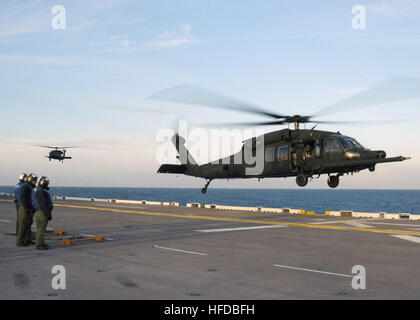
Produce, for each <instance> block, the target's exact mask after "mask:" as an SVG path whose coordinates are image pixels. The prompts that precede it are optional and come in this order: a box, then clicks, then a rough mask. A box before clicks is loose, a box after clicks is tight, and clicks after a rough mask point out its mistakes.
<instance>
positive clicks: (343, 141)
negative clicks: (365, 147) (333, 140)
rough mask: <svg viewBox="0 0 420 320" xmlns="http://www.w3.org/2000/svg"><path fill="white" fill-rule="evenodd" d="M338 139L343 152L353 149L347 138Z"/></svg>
mask: <svg viewBox="0 0 420 320" xmlns="http://www.w3.org/2000/svg"><path fill="white" fill-rule="evenodd" d="M339 139H340V142H341V144H342V146H343V148H344V150H347V149H353V148H354V147H355V145H354V144H353V142H351V141H350V140H349V139H348V138H347V137H339Z"/></svg>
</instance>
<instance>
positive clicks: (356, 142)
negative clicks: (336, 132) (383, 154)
mask: <svg viewBox="0 0 420 320" xmlns="http://www.w3.org/2000/svg"><path fill="white" fill-rule="evenodd" d="M346 138H347V139H348V140H350V141H351V142H352V143H353V144H354V145H355V146H356V147H357V148H360V149H365V147H363V146H362V145H361V144H360V143H359V141H357V140H356V139H354V138H351V137H346Z"/></svg>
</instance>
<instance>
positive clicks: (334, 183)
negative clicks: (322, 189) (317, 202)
mask: <svg viewBox="0 0 420 320" xmlns="http://www.w3.org/2000/svg"><path fill="white" fill-rule="evenodd" d="M327 183H328V186H329V187H330V188H337V187H338V185H339V183H340V177H339V176H330V177H328V181H327Z"/></svg>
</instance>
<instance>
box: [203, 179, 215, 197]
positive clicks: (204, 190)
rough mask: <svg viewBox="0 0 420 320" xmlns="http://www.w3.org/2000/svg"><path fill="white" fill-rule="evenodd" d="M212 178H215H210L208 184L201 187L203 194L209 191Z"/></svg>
mask: <svg viewBox="0 0 420 320" xmlns="http://www.w3.org/2000/svg"><path fill="white" fill-rule="evenodd" d="M212 180H213V179H209V180H208V181H207V183H206V185H205V186H204V188H203V189H201V193H202V194H205V193H206V192H207V188H208V187H209V184H210V182H211V181H212Z"/></svg>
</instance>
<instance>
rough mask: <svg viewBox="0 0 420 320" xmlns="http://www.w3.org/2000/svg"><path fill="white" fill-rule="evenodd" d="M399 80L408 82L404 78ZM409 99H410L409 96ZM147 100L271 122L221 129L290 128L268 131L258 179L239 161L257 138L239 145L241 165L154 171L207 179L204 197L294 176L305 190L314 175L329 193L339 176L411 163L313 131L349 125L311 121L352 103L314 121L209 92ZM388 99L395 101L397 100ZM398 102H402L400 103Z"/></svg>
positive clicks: (172, 92) (183, 90) (186, 90)
mask: <svg viewBox="0 0 420 320" xmlns="http://www.w3.org/2000/svg"><path fill="white" fill-rule="evenodd" d="M403 80H407V79H406V78H403ZM403 82H404V81H403ZM410 84H411V87H412V88H413V90H414V89H416V90H417V91H416V90H414V93H413V97H419V92H420V90H419V89H420V86H419V85H418V84H419V82H415V84H416V85H415V86H413V82H410ZM389 87H391V88H392V86H390V84H389V83H385V85H382V86H378V87H376V88H374V90H370V91H369V90H368V92H367V95H366V93H362V94H359V96H357V98H356V99H353V101H356V100H357V99H360V100H367V101H369V103H370V104H369V103H368V104H366V105H363V106H370V105H371V104H373V103H372V101H373V102H376V103H377V101H374V100H373V99H372V96H374V94H376V93H377V92H378V91H379V92H380V91H381V90H383V89H384V90H388V91H389V90H390V88H389ZM378 88H379V90H378ZM375 90H376V91H375ZM405 92H407V90H406V91H405ZM366 96H367V97H368V98H366ZM386 98H389V96H387V95H386V92H385V98H383V99H386ZM404 98H406V97H404ZM408 98H411V96H409V97H408ZM150 99H154V100H161V101H166V102H176V103H184V104H193V105H201V106H205V107H212V108H219V109H228V110H234V111H241V112H247V113H252V114H257V115H260V116H265V117H268V118H271V120H267V121H257V122H248V123H239V124H238V123H233V124H232V123H221V124H219V125H218V126H222V127H223V126H231V127H239V126H251V127H256V126H272V125H285V124H286V125H289V129H283V130H279V131H274V132H270V133H267V134H265V135H264V136H263V137H264V146H263V148H264V149H263V152H264V169H263V172H262V173H261V174H258V175H247V174H246V169H247V168H249V167H251V165H247V164H245V163H246V161H244V157H245V156H244V152H243V151H244V146H245V143H246V142H248V143H252V151H253V153H254V152H255V150H256V141H258V139H257V137H256V138H252V139H250V140H247V141H244V146H243V147H242V150H241V151H240V153H241V155H239V157H242V160H243V161H242V162H241V164H235V163H236V162H235V161H234V159H236V158H235V157H236V156H235V155H231V156H229V157H226V158H224V159H220V160H219V161H213V162H212V163H208V164H204V165H198V164H196V163H195V161H194V159H192V157H191V155H189V156H187V158H186V159H187V160H186V162H187V163H181V164H179V165H174V164H164V165H162V166H161V167H160V168H159V169H158V173H172V174H184V175H188V176H194V177H200V178H204V179H206V184H205V186H204V188H203V189H202V190H201V192H202V193H206V191H207V188H208V186H209V184H210V183H211V181H212V180H214V179H235V178H242V179H245V178H258V179H263V178H280V177H296V183H297V185H298V186H300V187H304V186H306V185H307V184H308V181H309V179H311V178H313V177H315V176H317V178H319V176H321V175H322V174H327V175H328V180H327V184H328V186H329V187H330V188H336V187H337V186H338V185H339V181H340V177H341V176H343V175H344V174H353V173H357V172H359V171H362V170H365V169H368V170H369V171H371V172H373V171H375V166H376V165H377V164H378V163H388V162H398V161H404V160H408V159H410V158H409V157H403V156H398V157H392V158H387V157H386V153H385V151H383V150H376V151H372V150H370V149H367V148H365V147H363V146H362V145H361V144H360V143H359V142H358V141H357V140H356V139H354V138H352V137H348V136H345V135H343V134H341V133H340V132H330V131H319V130H315V127H316V126H317V125H318V124H325V123H333V124H343V123H353V122H348V121H317V120H314V119H313V118H314V117H318V116H320V115H325V114H331V113H336V112H342V111H343V109H344V111H347V110H348V109H349V108H348V105H349V104H351V103H352V102H353V101H352V100H350V101H346V102H348V104H347V105H346V103H344V104H343V103H341V104H340V103H339V104H335V105H333V106H331V107H328V108H325V109H323V110H321V111H320V112H318V113H317V114H315V115H314V116H301V115H293V116H289V115H283V114H279V113H277V112H274V111H267V110H265V109H262V108H260V107H258V106H256V105H254V104H249V103H246V102H243V101H240V100H237V99H234V98H230V97H226V96H223V95H221V94H218V93H216V92H214V91H210V90H207V89H204V88H200V87H197V86H192V85H182V86H178V87H174V88H170V89H167V90H164V91H161V92H159V93H157V94H155V95H153V96H152V97H150ZM380 99H382V98H381V97H380V98H378V101H379V102H381V100H380ZM389 100H391V101H396V100H397V99H389ZM399 100H402V99H401V98H400V99H399ZM382 103H383V102H382ZM360 104H361V103H360V102H359V105H358V106H357V107H359V108H360ZM343 105H344V107H343ZM353 108H354V107H353ZM337 109H338V110H337ZM340 109H341V110H340ZM377 122H381V121H377ZM307 123H315V124H316V125H315V126H314V127H313V128H311V129H301V128H300V127H301V125H303V124H307ZM365 123H369V122H365ZM375 123H376V122H375ZM290 125H294V130H293V129H290ZM173 142H174V144H175V147H176V149H177V151H178V154H181V153H183V154H187V155H188V150H186V147H185V145H184V143H185V139H184V138H183V137H180V136H179V135H178V134H176V135H175V136H174V137H173ZM238 154H239V153H238ZM178 159H179V157H178ZM223 160H225V161H223ZM226 163H229V164H226Z"/></svg>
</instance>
